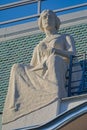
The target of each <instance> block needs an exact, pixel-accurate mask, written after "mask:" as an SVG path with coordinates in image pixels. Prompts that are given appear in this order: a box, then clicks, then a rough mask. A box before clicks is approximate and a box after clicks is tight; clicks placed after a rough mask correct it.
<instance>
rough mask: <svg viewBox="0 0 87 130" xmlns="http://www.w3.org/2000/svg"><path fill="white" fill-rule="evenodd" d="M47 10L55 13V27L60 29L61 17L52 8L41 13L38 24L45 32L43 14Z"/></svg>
mask: <svg viewBox="0 0 87 130" xmlns="http://www.w3.org/2000/svg"><path fill="white" fill-rule="evenodd" d="M46 12H51V13H52V14H53V15H54V17H55V28H56V30H58V29H59V27H60V24H61V22H60V19H59V18H58V17H57V15H56V14H55V13H54V12H53V11H52V10H44V11H43V12H42V13H41V15H40V17H39V20H38V25H39V28H40V30H42V31H43V32H44V28H43V25H42V15H43V14H44V13H46Z"/></svg>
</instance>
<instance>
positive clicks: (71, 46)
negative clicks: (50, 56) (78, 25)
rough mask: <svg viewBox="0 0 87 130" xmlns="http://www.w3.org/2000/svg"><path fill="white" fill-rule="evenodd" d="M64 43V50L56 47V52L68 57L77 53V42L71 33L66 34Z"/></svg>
mask: <svg viewBox="0 0 87 130" xmlns="http://www.w3.org/2000/svg"><path fill="white" fill-rule="evenodd" d="M64 45H65V49H64V50H60V49H56V48H55V53H57V54H59V55H61V56H64V57H67V58H69V57H70V55H76V48H75V42H74V39H73V37H71V36H69V35H65V37H64Z"/></svg>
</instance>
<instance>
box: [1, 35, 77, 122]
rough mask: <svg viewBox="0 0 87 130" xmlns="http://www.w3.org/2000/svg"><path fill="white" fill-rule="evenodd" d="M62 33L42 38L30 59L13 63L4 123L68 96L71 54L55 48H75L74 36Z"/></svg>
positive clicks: (70, 49)
mask: <svg viewBox="0 0 87 130" xmlns="http://www.w3.org/2000/svg"><path fill="white" fill-rule="evenodd" d="M68 39H69V40H67V39H66V38H65V37H64V36H62V35H58V34H57V35H54V36H53V37H51V38H45V39H43V40H42V41H41V42H40V43H39V44H38V45H37V46H36V47H35V49H34V52H33V56H32V59H31V63H30V64H28V65H24V64H14V65H13V66H12V69H11V73H10V80H9V87H8V93H7V96H6V101H5V105H4V110H3V124H5V123H9V122H11V121H14V120H16V119H18V118H21V117H22V116H24V115H26V114H29V113H31V112H34V111H36V110H38V109H41V108H42V107H45V106H47V105H49V104H50V103H52V102H54V101H55V100H58V99H60V98H63V97H66V96H67V92H66V90H65V73H66V70H67V66H68V63H69V62H68V60H69V59H68V58H65V57H64V56H61V55H58V54H56V53H55V52H54V51H52V48H56V49H60V50H62V51H66V52H67V54H68V51H72V52H74V51H75V50H74V49H73V45H72V40H71V38H70V37H69V36H68Z"/></svg>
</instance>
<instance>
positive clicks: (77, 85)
mask: <svg viewBox="0 0 87 130" xmlns="http://www.w3.org/2000/svg"><path fill="white" fill-rule="evenodd" d="M66 87H67V88H68V96H69V97H70V96H73V95H79V94H84V93H87V54H86V53H84V54H81V55H78V56H70V64H69V69H68V75H67V84H66Z"/></svg>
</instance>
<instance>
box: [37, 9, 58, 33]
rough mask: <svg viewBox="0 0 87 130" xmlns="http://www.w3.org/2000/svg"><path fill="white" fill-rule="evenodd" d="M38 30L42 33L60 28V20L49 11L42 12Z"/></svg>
mask: <svg viewBox="0 0 87 130" xmlns="http://www.w3.org/2000/svg"><path fill="white" fill-rule="evenodd" d="M38 25H39V28H40V29H41V30H42V31H44V30H45V29H47V30H50V29H56V30H58V29H59V27H60V19H59V18H58V17H57V16H56V14H55V13H54V12H53V11H51V10H44V11H43V12H42V13H41V15H40V18H39V21H38Z"/></svg>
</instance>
